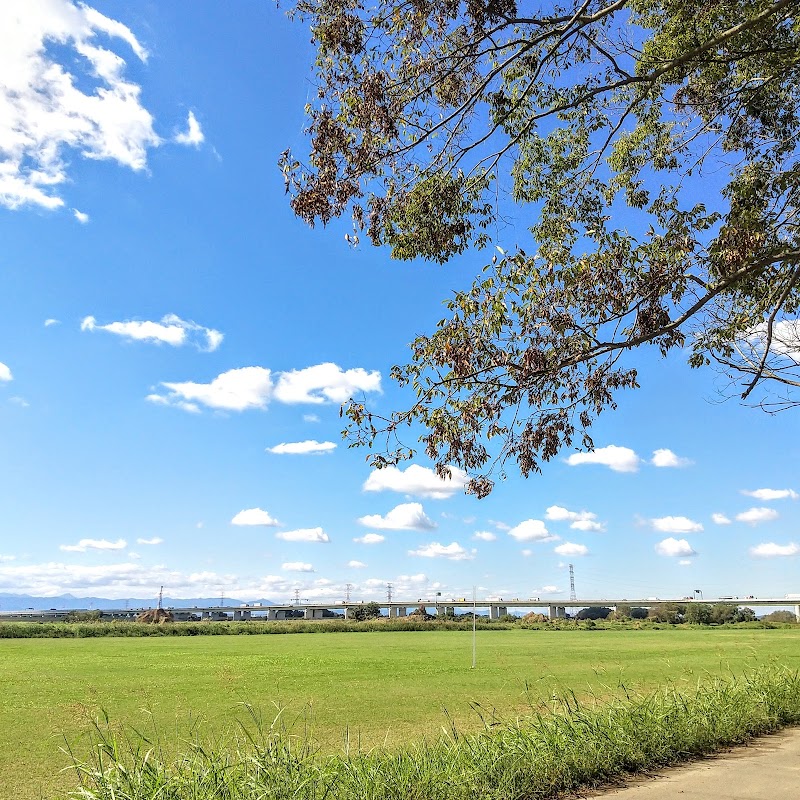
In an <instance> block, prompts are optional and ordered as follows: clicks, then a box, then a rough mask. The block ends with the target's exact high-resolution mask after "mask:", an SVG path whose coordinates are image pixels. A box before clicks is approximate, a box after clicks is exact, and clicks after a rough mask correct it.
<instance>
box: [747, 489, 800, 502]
mask: <svg viewBox="0 0 800 800" xmlns="http://www.w3.org/2000/svg"><path fill="white" fill-rule="evenodd" d="M742 494H745V495H747V496H748V497H755V498H756V500H764V501H766V502H769V501H770V500H786V499H788V500H797V498H798V497H800V495H799V494H797V492H796V491H795V490H794V489H753V490H752V491H748V490H747V489H742Z"/></svg>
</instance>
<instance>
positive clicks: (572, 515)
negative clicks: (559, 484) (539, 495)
mask: <svg viewBox="0 0 800 800" xmlns="http://www.w3.org/2000/svg"><path fill="white" fill-rule="evenodd" d="M545 517H546V518H547V519H549V520H552V521H554V522H563V521H568V522H569V523H570V528H573V529H574V530H576V531H596V532H603V531H605V525H603V524H602V523H601V522H598V521H597V514H593V513H592V512H591V511H570V510H569V509H566V508H563V507H562V506H550V507H549V508H548V509H547V510H546V512H545Z"/></svg>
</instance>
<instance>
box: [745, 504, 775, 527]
mask: <svg viewBox="0 0 800 800" xmlns="http://www.w3.org/2000/svg"><path fill="white" fill-rule="evenodd" d="M779 516H780V515H779V514H778V512H777V511H776V510H775V509H774V508H763V507H761V508H748V509H747V511H742V513H741V514H737V515H736V520H737V522H746V523H747V524H748V525H760V524H761V523H762V522H770V521H771V520H773V519H778V517H779Z"/></svg>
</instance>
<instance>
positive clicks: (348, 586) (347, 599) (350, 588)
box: [344, 583, 353, 603]
mask: <svg viewBox="0 0 800 800" xmlns="http://www.w3.org/2000/svg"><path fill="white" fill-rule="evenodd" d="M352 591H353V584H352V583H346V584H345V586H344V601H345V603H349V602H350V592H352Z"/></svg>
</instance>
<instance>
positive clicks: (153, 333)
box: [81, 314, 225, 353]
mask: <svg viewBox="0 0 800 800" xmlns="http://www.w3.org/2000/svg"><path fill="white" fill-rule="evenodd" d="M81 330H82V331H106V332H108V333H113V334H116V335H117V336H121V337H122V338H123V339H129V340H131V341H137V342H154V343H156V344H169V345H172V347H182V346H183V345H185V344H191V345H193V346H194V347H196V348H197V349H198V350H200V351H201V352H205V353H212V352H214V350H216V349H217V348H218V347H219V346H220V344H222V340H223V339H224V338H225V337H224V334H222V333H220V332H219V331H215V330H214V329H213V328H206V327H204V326H203V325H198V324H197V323H196V322H192V321H191V320H185V319H181V318H180V317H179V316H177V315H175V314H167V315H166V316H164V317H162V318H161V321H160V322H149V321H147V320H125V321H124V322H109V323H107V324H106V325H98V324H97V320H96V319H95V318H94V317H85V318H84V319H83V320H82V322H81Z"/></svg>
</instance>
